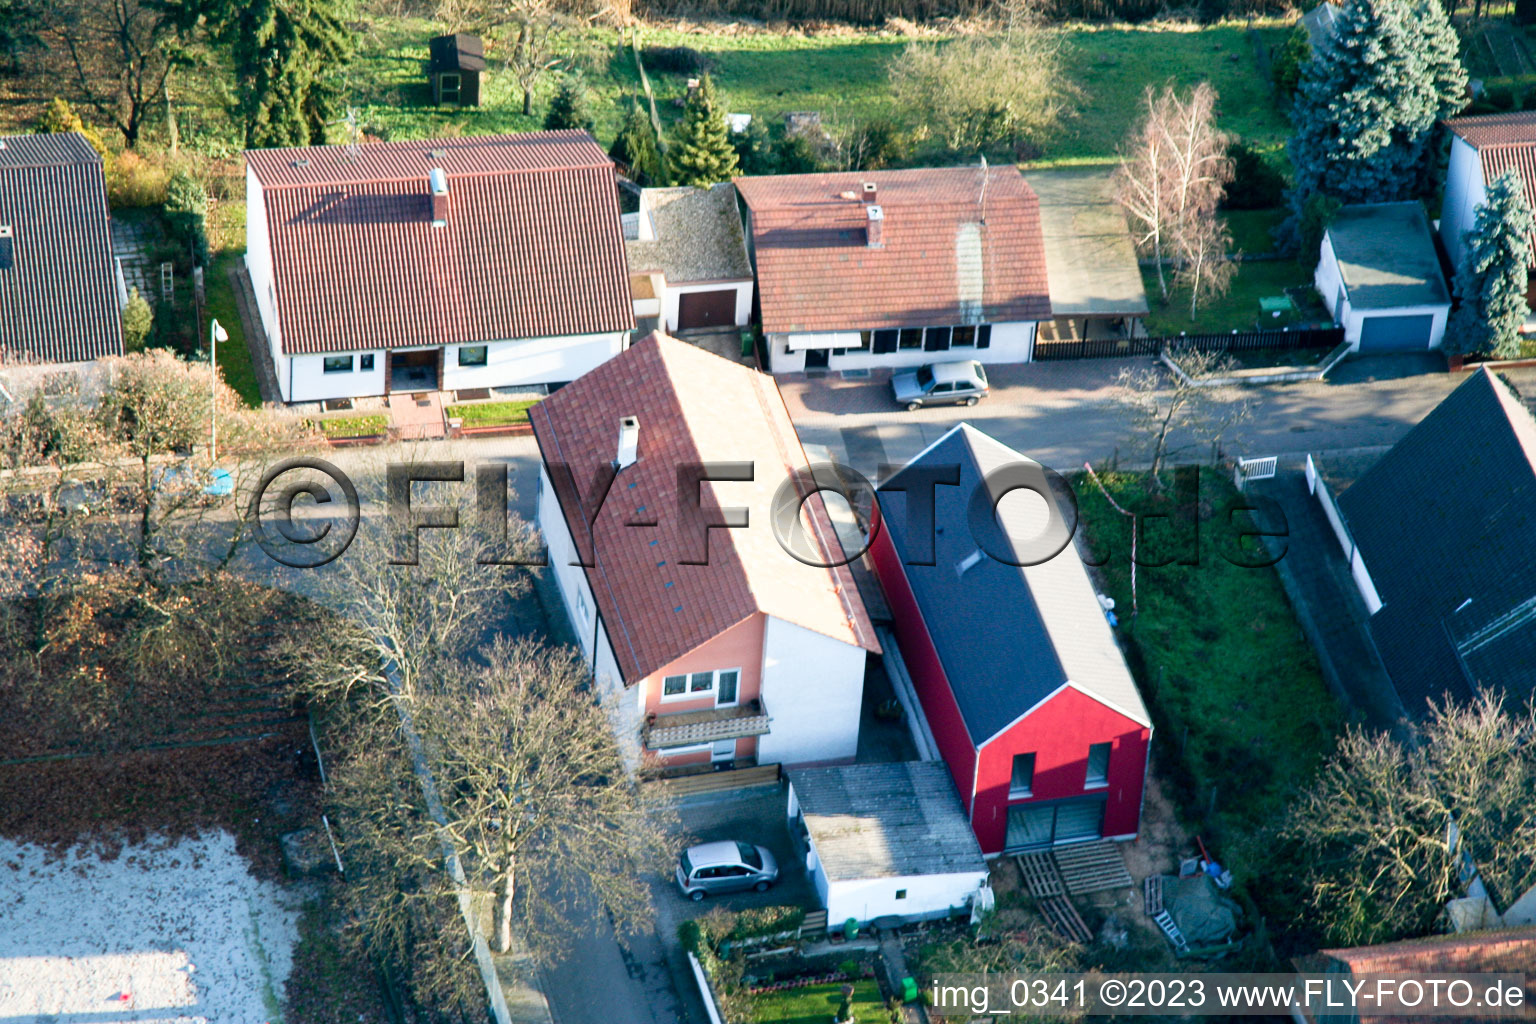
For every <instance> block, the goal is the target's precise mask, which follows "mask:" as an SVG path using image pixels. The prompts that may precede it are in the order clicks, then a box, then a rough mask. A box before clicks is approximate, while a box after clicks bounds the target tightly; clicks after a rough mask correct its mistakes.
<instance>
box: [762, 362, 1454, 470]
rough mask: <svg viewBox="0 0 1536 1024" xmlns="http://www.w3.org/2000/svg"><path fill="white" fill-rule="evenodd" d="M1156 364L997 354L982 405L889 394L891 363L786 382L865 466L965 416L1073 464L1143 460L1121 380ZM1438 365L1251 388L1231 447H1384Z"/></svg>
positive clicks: (1040, 455) (806, 437)
mask: <svg viewBox="0 0 1536 1024" xmlns="http://www.w3.org/2000/svg"><path fill="white" fill-rule="evenodd" d="M1151 364H1152V360H1151V359H1150V358H1149V357H1147V358H1137V359H1085V360H1075V361H1062V362H1046V363H1023V364H1012V365H998V366H992V367H988V368H987V373H988V376H989V377H990V379H991V382H992V393H991V394H990V395H989V396H988V397H987V398H986V399H985V400H984V401H983V402H982V403H981V405H979V406H977V407H975V408H965V407H963V406H949V407H941V408H934V409H922V410H919V411H917V412H914V413H909V412H906V411H905V410H901V409H898V408H896V406H895V405H894V403H893V402H892V401H891V397H890V390H889V388H890V383H889V381H890V374H889V371H875V372H874V373H872V374H871V376H870V377H869V378H866V379H859V380H844V379H842V378H841V377H840V376H838V375H836V374H829V375H827V376H824V377H819V378H807V377H806V376H805V375H803V374H790V375H785V376H783V377H781V378H780V380H779V386H780V390H781V391H782V392H783V394H784V399H785V402H786V403H787V405H788V407H789V413H790V417H791V418H792V419H793V420H794V422H795V427H796V429H797V431H798V432H799V434H800V438H801V440H802V441H803V442H805V443H813V444H823V445H826V446H827V447H829V448H830V449H832V451H833V452H834V453H835V454H837V455H838V456H839V457H841V458H845V459H846V460H847V461H848V464H850V465H852V466H853V467H854V468H856V469H858V470H860V471H861V472H863V473H865V474H866V475H871V476H872V475H873V471H874V469H875V467H876V466H877V465H878V464H879V463H881V462H891V463H900V462H904V461H906V460H907V459H910V458H911V457H912V456H914V455H916V454H917V453H918V452H920V451H921V450H922V449H923V448H925V447H926V446H928V445H929V444H932V443H933V442H934V441H936V440H938V439H939V438H940V437H942V436H943V435H944V433H945V432H947V431H948V430H949V429H950V428H951V427H953V426H954V425H955V424H957V423H960V422H962V421H966V422H970V423H972V424H973V425H975V426H976V427H978V428H979V429H981V430H984V431H986V432H987V433H989V434H991V435H993V436H994V437H996V438H997V439H998V440H1000V441H1002V442H1003V443H1004V444H1007V445H1009V446H1011V447H1013V448H1016V449H1018V450H1019V451H1021V452H1023V453H1024V454H1026V455H1029V456H1030V457H1032V458H1035V459H1038V460H1039V461H1041V462H1043V463H1045V464H1046V465H1048V466H1050V467H1052V468H1053V469H1056V470H1058V471H1063V472H1065V471H1068V470H1075V469H1077V468H1079V467H1081V466H1082V464H1083V462H1084V461H1090V460H1091V461H1097V460H1100V459H1105V458H1108V457H1110V456H1111V455H1113V454H1115V453H1116V452H1117V451H1119V452H1120V453H1121V456H1122V458H1123V459H1124V460H1125V461H1127V462H1135V461H1136V460H1137V456H1136V453H1135V451H1134V449H1133V447H1132V437H1131V433H1130V430H1129V428H1128V426H1127V418H1126V414H1125V412H1124V411H1123V410H1122V409H1121V408H1120V407H1119V406H1118V405H1117V404H1116V403H1115V400H1114V394H1115V381H1116V377H1117V376H1118V375H1119V373H1120V371H1121V369H1123V368H1126V367H1146V366H1150V365H1151ZM1440 367H1441V363H1440V359H1439V357H1438V356H1428V355H1425V356H1419V355H1411V356H1372V357H1366V358H1361V359H1355V360H1350V361H1348V362H1346V363H1344V364H1343V365H1342V366H1340V367H1339V369H1338V370H1336V371H1335V373H1334V375H1333V377H1332V378H1331V379H1330V380H1327V381H1318V382H1308V383H1303V384H1287V385H1272V386H1267V387H1259V388H1253V389H1251V390H1249V391H1248V392H1247V396H1248V397H1249V399H1250V400H1251V401H1252V403H1253V416H1252V418H1251V419H1250V420H1249V422H1247V423H1246V424H1244V425H1243V426H1241V427H1240V428H1238V429H1237V430H1236V431H1234V433H1233V434H1232V435H1231V436H1229V437H1228V438H1227V439H1225V441H1224V447H1225V448H1226V449H1227V450H1228V451H1231V452H1234V453H1236V454H1240V455H1246V456H1258V455H1284V454H1297V453H1305V452H1308V451H1311V452H1333V451H1356V450H1361V449H1374V448H1385V447H1386V446H1389V445H1391V444H1393V443H1395V442H1396V441H1397V440H1398V438H1400V437H1402V435H1403V434H1404V433H1405V432H1406V431H1407V430H1408V429H1409V428H1410V427H1412V426H1413V425H1414V424H1416V423H1418V422H1419V420H1421V419H1423V418H1424V416H1425V415H1426V414H1428V412H1429V411H1430V410H1431V409H1433V408H1434V407H1435V405H1436V404H1438V403H1439V402H1440V400H1441V399H1442V398H1444V397H1445V396H1446V395H1447V394H1449V393H1450V392H1451V391H1452V389H1454V388H1455V387H1456V385H1457V384H1460V383H1461V382H1462V381H1463V380H1464V379H1465V376H1464V375H1461V374H1448V373H1445V372H1443V371H1442V372H1430V371H1439V370H1440Z"/></svg>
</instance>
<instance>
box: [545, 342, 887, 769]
mask: <svg viewBox="0 0 1536 1024" xmlns="http://www.w3.org/2000/svg"><path fill="white" fill-rule="evenodd" d="M530 419H531V421H532V423H533V430H534V434H535V436H536V438H537V440H538V444H539V454H540V457H541V458H542V460H543V465H542V467H541V471H540V475H539V496H538V521H539V527H540V529H541V530H542V531H543V534H544V539H545V541H546V543H547V545H548V557H549V565H550V569H551V573H552V575H553V578H554V581H555V584H556V586H557V588H558V590H559V593H560V597H561V600H562V602H563V603H564V605H565V609H566V612H567V614H568V616H569V618H570V622H571V626H572V628H573V629H574V631H575V634H576V638H577V643H578V645H579V646H580V648H581V651H582V654H583V655H584V656H585V657H586V658H587V660H588V663H589V664H591V665H592V666H593V674H594V677H595V680H596V683H597V686H598V688H599V690H600V692H602V693H603V694H604V695H605V697H606V698H607V702H608V705H609V708H610V710H611V712H612V714H613V716H614V719H615V728H616V729H617V730H618V733H619V737H620V741H621V744H623V746H624V748H625V750H626V754H627V756H628V758H629V760H630V763H631V764H632V765H635V764H639V763H640V762H641V761H642V760H645V761H652V762H659V763H660V764H661V765H663V766H666V767H677V766H685V765H696V764H709V763H711V762H715V763H723V762H730V763H741V762H745V763H748V764H750V763H753V762H757V763H762V764H767V763H774V762H777V763H784V764H800V763H807V762H826V761H839V760H849V759H852V758H853V757H854V755H855V753H856V752H857V750H858V742H859V714H860V709H861V707H862V703H863V693H864V668H865V661H866V655H867V654H868V653H869V652H875V653H878V652H879V650H880V647H879V643H878V641H877V640H876V639H875V633H874V629H873V627H872V626H871V625H870V621H869V615H868V614H867V612H866V611H865V609H864V604H863V601H862V600H861V599H860V597H859V592H858V588H857V586H856V585H855V583H854V580H853V576H852V574H851V573H850V572H849V570H848V568H847V566H846V565H841V564H835V563H840V562H841V561H842V560H843V551H842V548H841V546H840V545H839V542H838V539H837V535H836V534H835V532H834V530H833V526H832V522H831V520H830V519H829V517H828V515H827V512H826V509H825V508H824V507H823V505H822V503H821V500H820V498H819V497H814V496H813V497H811V498H810V499H809V500H806V501H803V502H800V501H799V499H798V495H797V493H796V491H795V489H794V484H793V480H792V478H791V474H792V472H793V471H794V470H795V469H797V468H800V467H804V466H805V465H806V463H807V460H806V457H805V453H804V451H803V450H802V449H801V447H800V442H799V440H798V438H797V437H796V436H795V430H794V427H793V425H792V424H791V423H790V420H789V414H788V412H787V411H786V410H785V407H784V403H783V400H782V399H781V398H780V396H779V391H778V388H777V387H776V386H775V384H774V382H773V378H771V377H769V376H766V375H765V374H762V373H759V372H757V371H756V370H753V369H751V368H749V367H746V366H743V365H740V364H738V363H734V362H731V361H729V360H726V359H722V358H720V357H719V356H716V355H713V354H712V353H710V352H707V351H705V350H703V349H701V348H698V347H696V346H694V345H690V344H687V343H686V342H682V341H677V340H675V339H673V338H670V337H667V336H665V335H661V334H652V335H651V336H649V337H648V338H646V339H645V340H644V341H641V342H639V343H638V344H636V345H635V346H633V347H632V348H630V349H628V350H627V351H625V352H624V353H622V354H620V355H618V356H616V357H615V358H613V359H611V360H609V361H608V362H605V363H604V364H603V365H601V366H599V367H598V368H596V369H595V370H593V371H591V372H590V373H588V374H586V375H585V376H583V377H582V378H580V379H579V380H577V381H575V382H574V383H573V384H571V385H569V386H568V387H565V388H562V389H561V390H559V391H558V392H556V393H555V394H553V395H551V396H550V397H549V398H547V399H545V400H544V401H543V402H541V403H539V404H538V405H537V406H535V407H534V408H533V409H532V410H531V414H530ZM704 464H709V465H710V466H712V467H713V468H712V469H711V470H710V471H709V475H710V476H711V478H712V479H709V480H701V479H700V471H699V470H698V469H697V468H696V467H699V466H702V465H704ZM689 467H695V468H694V469H690V468H689ZM690 474H691V475H690ZM722 477H732V479H721V478H722ZM786 501H787V502H788V503H787V504H786V503H785V502H786ZM797 503H798V504H799V515H798V516H796V514H795V512H794V509H795V507H796V504H797ZM786 509H788V512H787V513H786V512H785V510H786ZM775 512H777V513H778V515H777V521H778V522H777V526H778V529H779V530H781V531H789V530H790V529H792V528H793V527H792V524H796V523H798V527H799V530H800V531H801V537H802V539H803V541H804V543H803V545H801V550H802V554H803V555H804V556H805V557H804V558H803V559H802V558H796V557H795V556H793V555H791V554H790V553H789V552H788V551H787V550H786V549H785V547H784V546H782V545H781V544H780V542H779V540H778V538H777V536H776V529H775V522H774V520H775ZM729 519H734V520H736V521H737V522H738V524H739V525H737V526H735V527H729V528H728V527H724V526H719V525H711V524H717V523H723V522H725V521H727V520H729ZM809 552H815V554H814V555H813V554H809ZM813 562H819V563H822V564H811V563H813ZM829 566H830V567H829Z"/></svg>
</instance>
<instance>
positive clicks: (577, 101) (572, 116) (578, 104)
mask: <svg viewBox="0 0 1536 1024" xmlns="http://www.w3.org/2000/svg"><path fill="white" fill-rule="evenodd" d="M594 127H595V126H594V124H593V121H592V113H591V111H590V110H588V109H587V87H586V84H585V83H583V82H582V80H581V76H580V75H574V74H566V75H561V76H560V85H559V87H558V88H556V89H555V98H554V99H552V100H550V101H549V113H547V114H545V115H544V130H545V131H558V130H559V129H562V128H580V129H581V130H582V131H584V132H586V133H587V134H589V135H590V134H592V132H593V130H594Z"/></svg>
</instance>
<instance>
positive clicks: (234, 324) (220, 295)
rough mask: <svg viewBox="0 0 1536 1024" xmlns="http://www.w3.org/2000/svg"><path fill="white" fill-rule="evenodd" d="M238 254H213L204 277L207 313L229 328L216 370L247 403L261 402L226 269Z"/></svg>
mask: <svg viewBox="0 0 1536 1024" xmlns="http://www.w3.org/2000/svg"><path fill="white" fill-rule="evenodd" d="M240 258H241V257H240V254H239V253H235V252H223V253H220V254H219V255H217V256H215V257H213V259H212V261H211V262H210V264H209V266H208V269H207V277H206V278H204V290H205V293H206V295H207V299H208V306H207V309H206V311H205V312H206V315H207V316H209V317H212V318H213V319H215V320H217V321H218V322H219V326H221V327H223V328H224V329H225V330H226V331H228V332H229V340H228V341H226V342H222V343H220V345H219V351H218V363H219V373H220V375H221V376H223V378H224V383H226V384H228V385H229V386H230V387H232V388H234V389H235V390H236V391H237V392H239V394H240V397H241V398H243V399H245V402H246V404H247V405H250V406H252V407H256V406H259V405H261V387H260V386H259V385H258V384H257V383H256V369H255V367H254V366H252V365H251V350H250V346H248V345H247V344H246V343H245V327H244V325H243V324H241V322H240V311H239V309H238V308H237V307H236V306H235V289H234V287H233V286H232V285H231V284H230V283H229V269H230V268H231V267H233V266H234V265H235V264H236V263H238V262H239V261H240Z"/></svg>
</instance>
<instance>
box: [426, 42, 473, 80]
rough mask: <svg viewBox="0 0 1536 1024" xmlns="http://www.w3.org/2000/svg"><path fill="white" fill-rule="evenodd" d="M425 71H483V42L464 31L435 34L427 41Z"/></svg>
mask: <svg viewBox="0 0 1536 1024" xmlns="http://www.w3.org/2000/svg"><path fill="white" fill-rule="evenodd" d="M427 53H428V58H427V73H428V74H437V73H439V72H442V71H484V70H485V43H484V42H482V41H481V39H480V37H479V36H472V35H469V34H467V33H464V32H459V33H457V34H455V35H448V36H435V37H433V38H432V39H431V40H430V41H429V42H428V43H427Z"/></svg>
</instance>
